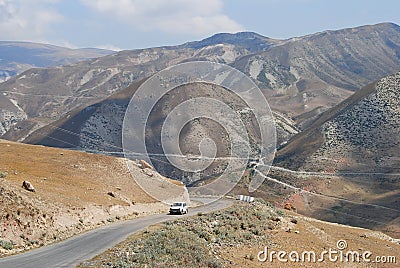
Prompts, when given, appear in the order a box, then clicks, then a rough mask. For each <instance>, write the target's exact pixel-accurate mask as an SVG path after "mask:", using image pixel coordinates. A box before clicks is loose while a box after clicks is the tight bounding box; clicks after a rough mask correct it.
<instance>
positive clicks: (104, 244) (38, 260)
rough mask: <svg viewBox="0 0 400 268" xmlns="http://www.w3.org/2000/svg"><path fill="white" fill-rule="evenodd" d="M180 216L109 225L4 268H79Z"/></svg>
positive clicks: (1, 263) (218, 204)
mask: <svg viewBox="0 0 400 268" xmlns="http://www.w3.org/2000/svg"><path fill="white" fill-rule="evenodd" d="M196 201H203V202H204V203H208V202H209V201H208V200H207V199H203V200H202V199H200V198H197V199H196ZM231 204H232V201H230V200H226V199H220V200H218V201H215V202H213V203H210V204H207V205H205V206H200V207H196V208H191V209H189V213H188V214H187V215H189V216H190V215H195V214H197V213H198V212H203V213H206V212H210V211H214V210H219V209H223V208H226V207H228V206H230V205H231ZM179 217H186V215H185V216H180V215H167V214H157V215H151V216H147V217H143V218H137V219H134V220H129V221H123V222H119V223H115V224H111V225H107V226H104V227H101V228H98V229H95V230H92V231H89V232H86V233H83V234H81V235H77V236H74V237H71V238H69V239H67V240H64V241H62V242H59V243H56V244H53V245H49V246H46V247H42V248H39V249H34V250H31V251H28V252H26V253H21V254H18V255H14V256H10V257H6V258H1V259H0V267H1V268H6V267H10V268H25V267H27V268H28V267H32V268H39V267H46V268H47V267H49V268H50V267H76V265H78V264H80V263H81V262H83V261H85V260H89V259H91V258H93V257H95V256H97V255H98V254H100V253H102V252H104V251H105V250H107V249H109V248H111V247H113V246H114V245H116V244H118V243H119V242H121V241H123V240H125V239H126V238H127V237H128V236H129V235H131V234H132V233H135V232H137V231H139V230H141V229H143V228H145V227H147V226H150V225H153V224H156V223H160V222H164V221H168V220H173V219H176V218H179Z"/></svg>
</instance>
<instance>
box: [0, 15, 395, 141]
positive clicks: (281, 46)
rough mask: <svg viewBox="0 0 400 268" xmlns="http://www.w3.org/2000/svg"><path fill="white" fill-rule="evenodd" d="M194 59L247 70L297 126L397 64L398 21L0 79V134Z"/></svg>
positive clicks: (132, 54) (243, 38) (222, 37)
mask: <svg viewBox="0 0 400 268" xmlns="http://www.w3.org/2000/svg"><path fill="white" fill-rule="evenodd" d="M193 60H211V61H215V62H221V63H225V64H230V65H231V66H233V67H235V68H237V69H239V70H240V71H242V72H244V73H245V74H248V75H249V76H250V77H251V78H253V79H254V81H255V82H256V83H257V84H258V86H259V87H260V88H261V89H262V90H263V92H264V94H265V95H266V96H267V98H268V101H269V104H270V106H271V108H272V109H273V110H274V111H276V112H279V113H280V114H281V115H283V116H286V117H292V118H296V117H298V116H302V117H301V124H302V125H307V124H308V122H309V120H311V121H312V119H313V118H314V117H315V116H316V115H318V114H319V113H320V112H322V111H323V110H326V109H327V108H330V107H332V106H334V105H336V104H337V103H339V102H340V101H342V100H344V99H345V98H347V97H348V96H350V95H351V94H352V93H353V92H354V91H356V90H357V89H359V88H361V87H362V86H364V85H366V84H368V83H371V82H372V81H374V80H376V79H379V78H381V77H383V76H385V75H388V74H391V73H393V72H395V71H397V70H398V69H399V68H400V27H399V26H398V25H395V24H390V23H384V24H377V25H371V26H362V27H358V28H352V29H344V30H338V31H326V32H322V33H317V34H313V35H308V36H304V37H297V38H291V39H288V40H273V39H270V38H266V37H263V36H260V35H258V34H255V33H238V34H218V35H216V36H213V37H210V38H208V39H205V40H202V41H198V42H189V43H186V44H183V45H179V46H172V47H158V48H149V49H141V50H131V51H122V52H118V53H115V54H112V55H109V56H105V57H101V58H97V59H92V60H88V61H83V62H79V63H76V64H72V65H68V66H63V67H49V68H42V69H31V70H28V71H26V72H24V73H22V74H20V75H18V76H16V77H14V78H12V79H9V80H8V81H6V82H5V83H2V84H0V92H1V93H2V95H3V96H1V99H0V101H1V102H2V103H5V102H7V104H3V105H2V107H8V108H6V109H2V115H1V117H2V120H1V122H2V123H1V124H2V125H3V128H2V130H1V132H0V133H2V134H5V133H6V132H7V131H8V130H9V129H10V128H11V127H12V126H13V125H15V124H17V123H18V122H21V121H24V125H25V126H27V125H29V126H32V128H31V129H30V130H29V131H28V133H29V132H32V130H35V129H38V128H40V127H43V126H45V125H47V124H49V123H51V122H54V121H56V120H59V119H61V118H63V117H64V116H66V114H67V113H68V112H70V111H72V110H74V109H84V107H87V106H89V105H92V104H94V103H97V102H99V101H102V100H104V99H106V98H107V97H109V96H110V95H111V94H114V93H117V92H119V91H121V90H122V89H124V88H126V87H127V86H129V85H130V84H132V83H133V82H134V81H140V80H142V79H144V78H146V77H149V76H150V75H152V74H154V73H155V72H157V71H159V70H161V69H164V68H165V67H168V66H171V65H174V64H177V63H181V62H186V61H193ZM25 120H28V121H25ZM17 129H18V127H17ZM25 136H26V135H25ZM25 136H24V135H18V137H16V138H14V140H23V139H24V138H25ZM289 136H290V135H289ZM8 137H10V135H8Z"/></svg>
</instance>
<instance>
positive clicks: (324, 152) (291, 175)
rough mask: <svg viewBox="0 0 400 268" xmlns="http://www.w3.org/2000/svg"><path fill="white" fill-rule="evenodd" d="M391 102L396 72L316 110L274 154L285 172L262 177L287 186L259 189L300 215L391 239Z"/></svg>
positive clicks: (396, 117)
mask: <svg viewBox="0 0 400 268" xmlns="http://www.w3.org/2000/svg"><path fill="white" fill-rule="evenodd" d="M399 100H400V72H397V73H395V74H392V75H389V76H387V77H385V78H382V79H380V80H378V81H377V82H375V83H372V84H370V85H368V86H367V87H364V88H363V89H361V90H360V91H358V92H356V93H355V94H354V95H352V96H351V97H350V98H349V99H347V100H346V101H344V102H342V103H340V104H339V105H338V106H336V107H334V108H332V109H330V110H328V111H326V112H324V113H322V114H321V115H320V116H319V117H318V119H317V120H316V121H315V122H314V123H313V124H311V126H309V127H308V128H307V129H305V130H304V131H302V132H301V133H299V134H298V135H296V136H295V137H293V138H292V139H291V140H290V141H289V142H288V143H287V144H286V145H285V146H283V147H282V148H281V149H280V150H278V153H277V157H276V161H275V164H276V165H279V166H283V167H286V168H289V169H290V170H287V169H282V168H275V170H273V172H272V173H271V174H269V175H268V176H269V177H271V178H274V179H277V180H278V181H282V182H284V183H288V184H289V185H292V186H293V187H292V188H288V189H287V190H283V189H282V188H285V189H286V186H285V185H283V186H282V185H281V186H278V184H274V183H272V182H270V183H269V184H266V185H263V189H262V190H263V191H265V192H275V193H278V194H279V195H280V196H282V195H283V196H286V197H289V199H288V200H290V201H291V202H293V203H295V204H296V206H297V207H298V208H299V211H300V212H301V213H303V214H306V215H309V216H312V217H317V218H319V219H323V220H328V221H335V222H340V223H344V224H350V225H353V226H362V227H367V228H374V229H379V230H383V231H385V232H387V233H391V234H392V235H396V236H398V234H399V232H400V211H399V209H398V208H399V203H400V180H399V174H400V169H399V167H400V154H399V152H400V123H399V122H400V110H399V107H400V102H399ZM278 189H280V190H278ZM303 190H305V191H303ZM260 194H261V195H265V193H262V192H260Z"/></svg>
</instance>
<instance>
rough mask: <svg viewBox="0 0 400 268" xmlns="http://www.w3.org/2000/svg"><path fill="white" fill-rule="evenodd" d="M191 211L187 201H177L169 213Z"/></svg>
mask: <svg viewBox="0 0 400 268" xmlns="http://www.w3.org/2000/svg"><path fill="white" fill-rule="evenodd" d="M188 212H189V209H188V206H187V204H186V203H185V202H175V203H173V204H172V205H171V207H170V208H169V214H181V215H182V214H186V213H188Z"/></svg>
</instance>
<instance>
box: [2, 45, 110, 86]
mask: <svg viewBox="0 0 400 268" xmlns="http://www.w3.org/2000/svg"><path fill="white" fill-rule="evenodd" d="M112 53H114V51H110V50H105V49H95V48H84V49H70V48H64V47H59V46H53V45H48V44H38V43H30V42H16V41H0V81H5V80H8V79H10V78H11V77H13V76H16V75H18V74H20V73H22V72H23V71H26V70H28V69H30V68H34V67H49V66H61V65H66V64H73V63H76V62H78V61H83V60H87V59H90V58H98V57H101V56H106V55H109V54H112Z"/></svg>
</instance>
